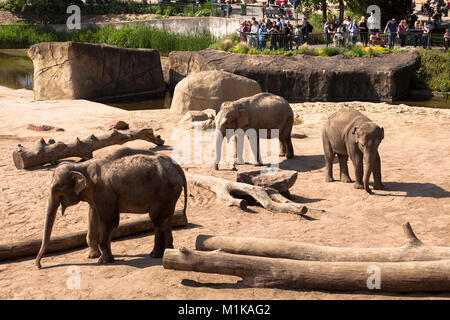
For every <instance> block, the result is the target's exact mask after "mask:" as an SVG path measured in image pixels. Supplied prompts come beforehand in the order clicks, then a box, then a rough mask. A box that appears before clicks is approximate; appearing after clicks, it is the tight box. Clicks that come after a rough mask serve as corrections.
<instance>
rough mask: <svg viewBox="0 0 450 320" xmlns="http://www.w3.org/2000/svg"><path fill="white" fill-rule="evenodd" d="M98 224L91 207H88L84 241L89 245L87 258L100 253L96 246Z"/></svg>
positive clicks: (92, 257)
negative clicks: (87, 223)
mask: <svg viewBox="0 0 450 320" xmlns="http://www.w3.org/2000/svg"><path fill="white" fill-rule="evenodd" d="M98 228H99V224H98V216H97V214H96V212H95V211H94V209H92V207H89V225H88V232H87V236H86V242H87V244H88V246H89V251H88V254H87V257H88V258H89V259H94V258H98V257H100V255H101V252H100V249H99V247H98V243H99V230H98Z"/></svg>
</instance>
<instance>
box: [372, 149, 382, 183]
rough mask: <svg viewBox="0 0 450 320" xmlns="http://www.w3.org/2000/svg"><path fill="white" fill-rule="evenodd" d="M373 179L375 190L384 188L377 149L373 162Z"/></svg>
mask: <svg viewBox="0 0 450 320" xmlns="http://www.w3.org/2000/svg"><path fill="white" fill-rule="evenodd" d="M373 180H374V185H373V188H374V189H375V190H384V185H383V183H382V182H381V159H380V154H379V153H378V151H377V155H376V157H375V164H374V167H373Z"/></svg>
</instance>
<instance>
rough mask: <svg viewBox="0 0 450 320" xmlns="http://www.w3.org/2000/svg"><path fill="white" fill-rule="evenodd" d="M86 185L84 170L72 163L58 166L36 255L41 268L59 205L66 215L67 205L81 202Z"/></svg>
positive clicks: (37, 263)
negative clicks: (78, 168) (73, 165)
mask: <svg viewBox="0 0 450 320" xmlns="http://www.w3.org/2000/svg"><path fill="white" fill-rule="evenodd" d="M86 187H87V179H86V177H85V175H84V174H83V173H82V172H80V171H76V170H75V169H74V168H73V167H72V166H70V165H61V166H59V167H57V168H56V170H55V172H54V174H53V178H52V182H51V184H50V195H49V198H48V201H47V208H46V216H45V228H44V235H43V238H42V244H41V248H40V250H39V253H38V255H37V257H36V265H37V267H38V268H41V263H40V261H41V258H42V256H43V255H44V254H45V251H46V250H47V247H48V245H49V242H50V235H51V233H52V228H53V223H54V222H55V217H56V212H57V211H58V208H59V206H60V205H61V211H62V214H63V215H64V211H65V210H66V208H67V207H70V206H73V205H76V204H78V203H79V202H80V200H81V199H80V195H81V193H82V192H83V190H85V189H86Z"/></svg>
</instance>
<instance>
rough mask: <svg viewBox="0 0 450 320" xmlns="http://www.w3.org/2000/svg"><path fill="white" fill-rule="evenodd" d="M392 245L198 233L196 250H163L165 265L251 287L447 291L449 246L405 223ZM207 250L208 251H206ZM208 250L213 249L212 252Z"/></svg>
mask: <svg viewBox="0 0 450 320" xmlns="http://www.w3.org/2000/svg"><path fill="white" fill-rule="evenodd" d="M403 230H404V232H405V235H406V238H407V241H406V243H405V245H403V246H401V247H392V248H337V247H327V246H316V245H311V244H306V243H295V242H289V241H279V240H269V239H256V238H231V237H214V236H206V235H199V236H198V237H197V241H196V249H197V250H190V249H186V248H181V249H180V250H173V249H170V250H166V251H165V253H164V257H163V266H164V268H166V269H174V270H183V271H197V272H206V273H219V274H226V275H233V276H238V277H241V278H242V279H243V280H242V281H243V283H244V284H246V285H248V286H252V287H273V288H282V289H314V290H342V291H378V292H432V291H433V292H440V291H450V247H439V246H429V245H425V244H423V243H422V242H421V241H420V240H419V239H418V238H417V237H416V235H415V234H414V232H413V230H412V228H411V226H410V225H409V223H406V224H405V225H404V226H403ZM204 250H208V251H204ZM211 250H212V251H211Z"/></svg>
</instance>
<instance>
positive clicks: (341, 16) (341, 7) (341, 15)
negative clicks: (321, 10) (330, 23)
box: [339, 0, 345, 24]
mask: <svg viewBox="0 0 450 320" xmlns="http://www.w3.org/2000/svg"><path fill="white" fill-rule="evenodd" d="M344 10H345V6H344V0H339V22H340V23H341V24H342V23H343V22H344Z"/></svg>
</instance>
